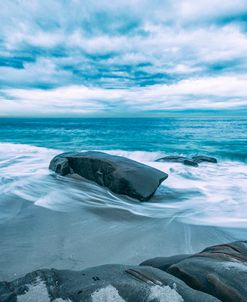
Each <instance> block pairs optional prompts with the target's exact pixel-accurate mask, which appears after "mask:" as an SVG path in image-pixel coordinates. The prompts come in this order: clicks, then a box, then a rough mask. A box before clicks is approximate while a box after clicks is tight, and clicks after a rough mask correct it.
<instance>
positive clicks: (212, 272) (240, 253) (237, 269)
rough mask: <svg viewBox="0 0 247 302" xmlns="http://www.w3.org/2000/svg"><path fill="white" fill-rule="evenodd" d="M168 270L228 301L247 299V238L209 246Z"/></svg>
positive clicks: (243, 301) (204, 290)
mask: <svg viewBox="0 0 247 302" xmlns="http://www.w3.org/2000/svg"><path fill="white" fill-rule="evenodd" d="M166 271H167V272H168V273H170V274H172V275H174V276H176V277H178V278H180V279H182V280H183V281H184V282H186V283H187V284H188V285H189V286H190V287H192V288H194V289H197V290H200V291H203V292H205V293H208V294H211V295H213V296H215V297H217V298H218V299H221V300H222V301H224V302H246V301H247V241H236V242H233V243H229V244H223V245H216V246H212V247H209V248H206V249H205V250H203V251H202V252H201V253H198V254H195V255H193V256H191V257H188V258H186V259H184V260H182V261H179V262H178V263H176V264H173V265H172V266H170V267H169V268H168V269H167V270H166Z"/></svg>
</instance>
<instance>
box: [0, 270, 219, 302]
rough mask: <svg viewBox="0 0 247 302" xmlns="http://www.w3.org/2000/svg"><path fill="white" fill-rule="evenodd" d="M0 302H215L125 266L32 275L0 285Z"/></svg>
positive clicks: (160, 275)
mask: <svg viewBox="0 0 247 302" xmlns="http://www.w3.org/2000/svg"><path fill="white" fill-rule="evenodd" d="M0 301H1V302H16V301H18V302H23V301H25V302H50V301H55V302H62V301H67V302H68V301H72V302H81V301H83V302H124V301H126V302H151V301H152V302H158V301H160V302H195V301H196V302H217V301H218V302H219V300H218V299H216V298H214V297H212V296H210V295H208V294H205V293H201V292H198V291H196V290H193V289H191V288H190V287H188V286H187V285H186V284H185V283H184V282H183V281H181V280H179V279H177V278H176V277H174V276H172V275H170V274H167V273H165V272H163V271H161V270H158V269H155V268H152V267H144V266H143V267H140V266H125V265H104V266H98V267H94V268H89V269H85V270H83V271H68V270H55V269H51V270H48V269H43V270H38V271H34V272H32V273H29V274H27V275H26V276H24V277H22V278H19V279H17V280H15V281H12V282H0Z"/></svg>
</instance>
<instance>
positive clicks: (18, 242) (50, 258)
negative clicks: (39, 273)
mask: <svg viewBox="0 0 247 302" xmlns="http://www.w3.org/2000/svg"><path fill="white" fill-rule="evenodd" d="M85 150H100V151H104V152H107V153H110V154H114V155H120V156H125V157H128V158H130V159H133V160H136V161H139V162H141V163H144V164H147V165H149V166H152V167H155V168H157V169H160V170H162V171H164V172H166V173H167V174H168V175H169V177H168V179H167V180H165V181H164V182H163V183H162V185H161V186H160V187H159V189H158V190H157V192H156V194H155V195H154V196H153V198H152V199H151V200H150V201H149V202H145V203H140V202H139V201H136V200H134V199H131V198H128V197H126V196H120V195H116V194H113V193H112V192H110V191H109V190H107V189H105V188H102V187H99V186H97V185H96V184H94V183H93V182H89V181H86V180H85V181H81V180H76V179H72V178H66V177H61V176H57V175H55V174H54V173H53V172H51V171H49V170H48V166H49V162H50V160H51V159H52V158H53V157H54V156H55V155H56V154H59V153H61V152H65V151H85ZM246 151H247V119H243V118H242V119H238V118H236V117H234V118H221V119H216V118H190V119H185V118H162V119H161V118H160V119H158V118H146V119H145V118H139V119H131V118H130V119H59V118H57V119H1V120H0V192H1V195H0V239H1V249H0V267H1V269H0V278H1V279H4V278H5V279H6V278H9V279H13V278H14V277H15V276H20V275H22V274H24V273H27V272H28V271H30V270H33V269H37V268H41V267H55V268H69V269H82V268H84V267H88V266H93V265H99V264H105V263H114V262H115V263H126V264H128V263H129V264H132V263H136V264H138V262H140V261H142V260H145V259H146V258H148V257H149V258H151V257H155V256H166V255H172V254H176V253H191V252H195V251H199V250H200V249H201V248H204V247H206V246H207V245H209V244H217V243H222V242H226V241H230V240H237V239H247V236H246V230H247V214H246V213H247V199H246V196H247V152H246ZM201 154H202V155H208V156H213V157H216V158H217V160H218V163H217V164H212V163H201V164H200V165H199V167H197V168H195V167H190V166H185V165H182V164H179V163H164V162H163V163H162V162H156V160H157V159H158V158H160V157H162V156H166V155H185V156H194V155H201ZM143 185H145V184H143Z"/></svg>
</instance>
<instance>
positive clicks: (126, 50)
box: [0, 0, 247, 116]
mask: <svg viewBox="0 0 247 302" xmlns="http://www.w3.org/2000/svg"><path fill="white" fill-rule="evenodd" d="M0 20H1V21H0V22H1V27H0V116H16V115H17V116H18V115H19V116H27V115H28V116H32V115H34V116H37V115H41V116H46V115H49V116H52V115H61V116H67V115H71V116H73V115H82V116H83V115H108V114H109V111H111V115H118V116H119V115H135V114H138V115H142V114H143V115H148V114H153V113H155V112H159V113H162V112H166V111H167V110H183V109H185V110H187V109H190V110H191V109H226V108H232V109H238V108H243V107H246V105H247V89H246V87H247V72H246V67H247V1H246V0H236V1H232V0H226V1H221V0H214V1H207V0H201V1H194V0H182V1H180V0H175V1H174V0H173V1H168V0H164V1H159V0H154V1H147V0H142V1H141V0H135V1H123V0H116V1H108V0H103V1H95V0H91V1H81V0H70V1H69V0H59V1H46V0H44V1H40V0H39V1H38V0H33V1H29V0H12V1H1V2H0Z"/></svg>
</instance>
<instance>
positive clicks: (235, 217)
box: [0, 143, 247, 227]
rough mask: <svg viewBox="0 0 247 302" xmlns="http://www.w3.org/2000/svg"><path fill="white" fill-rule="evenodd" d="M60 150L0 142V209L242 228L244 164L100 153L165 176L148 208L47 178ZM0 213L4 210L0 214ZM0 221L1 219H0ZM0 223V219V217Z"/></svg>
mask: <svg viewBox="0 0 247 302" xmlns="http://www.w3.org/2000/svg"><path fill="white" fill-rule="evenodd" d="M60 152H62V151H60V150H53V149H46V148H40V147H34V146H29V145H21V144H11V143H0V175H1V177H0V190H1V193H2V195H1V196H0V208H1V205H2V206H4V207H5V218H6V217H7V216H8V214H6V200H7V199H8V197H14V198H15V199H17V198H21V199H25V200H28V201H30V202H33V203H35V204H36V205H38V206H42V207H47V208H49V209H53V210H57V211H71V210H72V211H73V210H74V209H75V208H78V207H84V206H89V207H95V206H97V207H107V208H108V207H113V208H123V209H126V210H128V211H130V212H132V213H134V214H136V215H142V216H149V217H158V218H162V217H165V218H172V219H173V218H176V219H180V220H182V221H184V222H188V223H192V224H204V225H221V226H231V227H234V226H236V227H244V226H247V217H246V214H245V213H246V211H247V203H246V196H247V164H246V163H242V162H234V161H221V160H219V163H218V164H210V163H202V164H200V165H199V167H198V168H194V167H189V166H184V165H182V164H178V163H162V162H155V160H156V159H157V158H159V157H162V156H164V155H165V154H162V153H160V152H143V151H134V152H129V151H121V150H115V151H111V150H110V151H105V152H108V153H110V154H115V155H120V156H125V157H128V158H130V159H133V160H136V161H139V162H142V163H144V164H147V165H150V166H152V167H154V168H157V169H160V170H162V171H164V172H166V173H168V174H169V177H168V179H167V180H165V181H164V182H163V183H162V185H161V186H160V187H159V189H158V190H157V192H156V194H155V195H154V197H153V198H152V200H150V201H149V202H148V203H139V202H136V201H135V200H133V199H131V198H128V197H126V196H119V195H116V194H113V193H112V192H110V191H109V190H107V189H105V188H102V187H99V186H97V185H95V184H94V183H92V182H89V181H83V182H82V181H79V180H75V179H70V178H63V177H60V176H56V177H55V176H53V177H52V176H51V174H52V173H51V172H50V171H49V170H48V166H49V162H50V160H51V159H52V157H53V156H54V155H56V154H58V153H60ZM1 213H4V211H1ZM2 217H3V216H2ZM0 219H1V215H0Z"/></svg>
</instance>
